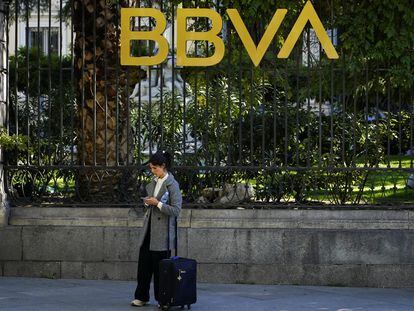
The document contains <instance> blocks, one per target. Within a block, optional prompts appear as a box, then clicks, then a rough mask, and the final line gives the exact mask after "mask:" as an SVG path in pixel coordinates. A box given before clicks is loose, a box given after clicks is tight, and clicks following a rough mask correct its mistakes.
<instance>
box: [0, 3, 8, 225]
mask: <svg viewBox="0 0 414 311" xmlns="http://www.w3.org/2000/svg"><path fill="white" fill-rule="evenodd" d="M7 10H8V0H6V1H0V127H5V125H6V122H7V118H6V117H7V94H8V85H7V82H8V81H7V68H8V66H7V62H8V59H7V17H6V12H7ZM4 186H5V182H4V170H3V150H1V147H0V227H3V226H6V225H7V224H8V215H9V208H8V203H7V199H6V192H5V190H4Z"/></svg>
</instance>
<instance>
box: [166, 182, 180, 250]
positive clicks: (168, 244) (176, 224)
mask: <svg viewBox="0 0 414 311" xmlns="http://www.w3.org/2000/svg"><path fill="white" fill-rule="evenodd" d="M167 190H168V192H169V193H171V191H170V190H169V189H168V186H167ZM170 219H171V216H170V215H168V226H167V237H168V239H167V250H170ZM174 220H175V221H174V226H175V240H174V248H175V256H178V246H177V244H178V222H177V217H174Z"/></svg>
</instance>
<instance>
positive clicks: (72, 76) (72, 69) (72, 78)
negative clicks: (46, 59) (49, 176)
mask: <svg viewBox="0 0 414 311" xmlns="http://www.w3.org/2000/svg"><path fill="white" fill-rule="evenodd" d="M70 12H71V14H70V16H71V20H70V43H71V44H70V59H71V64H70V90H71V94H70V95H71V96H70V98H71V103H70V107H71V108H70V144H71V148H70V164H71V166H73V164H74V149H75V143H74V135H73V132H74V128H75V124H74V123H75V113H74V110H75V108H74V103H73V102H72V101H73V100H75V59H74V57H75V55H74V45H75V42H74V36H73V30H74V26H73V20H72V19H73V14H74V1H71V3H70ZM77 151H78V150H77ZM77 154H78V156H79V152H77Z"/></svg>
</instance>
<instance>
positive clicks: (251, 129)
mask: <svg viewBox="0 0 414 311" xmlns="http://www.w3.org/2000/svg"><path fill="white" fill-rule="evenodd" d="M253 85H254V73H253V65H250V148H249V149H250V163H249V165H253V148H254V147H253V139H254V136H253V118H254V114H255V111H254V102H253V100H254V93H253V92H254V91H253V89H254V86H253Z"/></svg>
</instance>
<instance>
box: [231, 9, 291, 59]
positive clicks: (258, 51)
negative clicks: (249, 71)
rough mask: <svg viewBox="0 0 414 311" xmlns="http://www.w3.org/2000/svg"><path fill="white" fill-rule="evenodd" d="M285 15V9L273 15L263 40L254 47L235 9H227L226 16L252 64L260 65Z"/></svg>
mask: <svg viewBox="0 0 414 311" xmlns="http://www.w3.org/2000/svg"><path fill="white" fill-rule="evenodd" d="M286 13H287V10H286V9H279V10H277V11H276V13H275V15H274V16H273V18H272V21H271V22H270V24H269V26H268V27H267V29H266V31H265V33H264V35H263V38H262V39H261V40H260V42H259V45H258V46H257V48H256V46H255V45H254V42H253V40H252V37H251V36H250V34H249V32H248V30H247V28H246V25H245V24H244V23H243V21H242V19H241V17H240V14H239V12H238V11H237V10H236V9H228V10H227V14H228V15H229V17H230V20H231V22H232V23H233V25H234V28H236V31H237V33H238V34H239V37H240V39H241V41H242V42H243V44H244V47H245V48H246V50H247V53H249V56H250V58H251V59H252V62H253V64H254V65H255V66H256V67H257V66H259V64H260V61H261V60H262V58H263V56H264V54H265V53H266V51H267V49H268V47H269V45H270V42H271V41H272V40H273V38H274V36H275V34H276V32H277V30H278V29H279V27H280V25H281V24H282V21H283V19H284V18H285V16H286Z"/></svg>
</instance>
